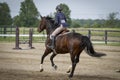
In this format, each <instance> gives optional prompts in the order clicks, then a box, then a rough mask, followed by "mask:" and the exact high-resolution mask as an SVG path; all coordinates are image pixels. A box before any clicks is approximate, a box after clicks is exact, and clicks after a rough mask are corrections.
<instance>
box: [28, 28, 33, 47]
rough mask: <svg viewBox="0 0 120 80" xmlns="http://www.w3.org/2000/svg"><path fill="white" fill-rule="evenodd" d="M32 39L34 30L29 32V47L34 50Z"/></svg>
mask: <svg viewBox="0 0 120 80" xmlns="http://www.w3.org/2000/svg"><path fill="white" fill-rule="evenodd" d="M32 38H33V29H32V28H31V29H30V30H29V47H30V49H34V47H32Z"/></svg>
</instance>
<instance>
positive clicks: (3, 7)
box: [0, 3, 12, 25]
mask: <svg viewBox="0 0 120 80" xmlns="http://www.w3.org/2000/svg"><path fill="white" fill-rule="evenodd" d="M11 24H12V18H11V15H10V9H9V6H8V4H7V3H0V25H11Z"/></svg>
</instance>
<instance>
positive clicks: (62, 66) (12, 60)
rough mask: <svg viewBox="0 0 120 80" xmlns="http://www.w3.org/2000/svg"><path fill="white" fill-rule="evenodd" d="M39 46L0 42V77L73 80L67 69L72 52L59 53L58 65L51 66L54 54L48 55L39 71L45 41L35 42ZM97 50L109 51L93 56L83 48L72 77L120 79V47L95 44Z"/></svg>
mask: <svg viewBox="0 0 120 80" xmlns="http://www.w3.org/2000/svg"><path fill="white" fill-rule="evenodd" d="M33 46H34V47H35V49H32V50H31V49H28V47H27V46H26V45H21V47H22V48H23V50H13V49H12V48H13V47H14V43H0V80H69V78H68V74H67V73H66V70H67V68H68V66H69V65H70V64H71V63H70V56H69V54H65V55H57V56H56V58H55V59H54V61H55V63H56V65H57V66H58V69H57V70H56V71H55V70H53V69H52V67H51V63H50V60H49V58H50V55H48V56H47V57H46V58H45V61H44V72H39V63H40V58H41V56H42V54H43V52H44V49H45V48H44V44H43V43H35V44H33ZM94 48H95V50H96V51H97V52H101V53H106V54H107V56H105V57H103V58H93V57H90V56H88V55H87V54H85V52H82V54H81V57H80V62H79V63H78V64H77V67H76V70H75V74H74V77H73V78H72V80H120V73H119V72H116V70H119V69H120V47H118V46H117V47H115V46H102V45H99V46H98V45H94Z"/></svg>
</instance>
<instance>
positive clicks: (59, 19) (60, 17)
mask: <svg viewBox="0 0 120 80" xmlns="http://www.w3.org/2000/svg"><path fill="white" fill-rule="evenodd" d="M56 11H57V13H56V15H55V26H58V27H57V28H56V29H55V30H54V31H53V32H52V34H51V35H50V40H51V41H50V42H51V43H50V45H48V47H49V48H51V49H54V45H55V44H54V43H55V36H56V35H57V34H58V33H60V32H61V31H63V30H65V29H66V28H67V27H68V24H67V20H66V17H65V15H64V13H63V12H62V7H61V6H60V5H58V6H57V7H56Z"/></svg>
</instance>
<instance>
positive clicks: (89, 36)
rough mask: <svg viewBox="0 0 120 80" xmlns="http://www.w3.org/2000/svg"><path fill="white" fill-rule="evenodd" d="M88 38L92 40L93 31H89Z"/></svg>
mask: <svg viewBox="0 0 120 80" xmlns="http://www.w3.org/2000/svg"><path fill="white" fill-rule="evenodd" d="M88 38H89V39H91V30H88Z"/></svg>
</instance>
